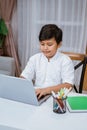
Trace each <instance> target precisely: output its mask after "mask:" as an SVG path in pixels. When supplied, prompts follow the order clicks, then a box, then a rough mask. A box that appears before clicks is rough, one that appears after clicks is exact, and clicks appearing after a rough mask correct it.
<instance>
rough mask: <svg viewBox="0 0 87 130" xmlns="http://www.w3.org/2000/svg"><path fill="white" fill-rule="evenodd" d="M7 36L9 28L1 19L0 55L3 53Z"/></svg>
mask: <svg viewBox="0 0 87 130" xmlns="http://www.w3.org/2000/svg"><path fill="white" fill-rule="evenodd" d="M7 34H8V29H7V26H6V24H5V22H4V20H3V19H2V18H1V19H0V53H1V54H0V55H2V53H3V45H4V40H5V37H6V35H7Z"/></svg>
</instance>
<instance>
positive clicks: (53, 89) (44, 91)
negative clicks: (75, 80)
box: [36, 83, 73, 99]
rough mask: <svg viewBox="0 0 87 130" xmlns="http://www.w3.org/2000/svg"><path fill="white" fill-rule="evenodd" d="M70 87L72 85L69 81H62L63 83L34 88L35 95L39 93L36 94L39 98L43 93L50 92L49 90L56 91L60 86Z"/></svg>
mask: <svg viewBox="0 0 87 130" xmlns="http://www.w3.org/2000/svg"><path fill="white" fill-rule="evenodd" d="M70 87H73V85H72V84H69V83H63V84H59V85H56V86H51V87H46V88H39V89H36V95H39V96H38V99H39V98H40V97H41V96H43V95H47V94H51V91H54V92H55V93H57V92H58V91H59V90H60V89H61V88H68V89H69V88H70Z"/></svg>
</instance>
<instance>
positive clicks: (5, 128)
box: [0, 125, 23, 130]
mask: <svg viewBox="0 0 87 130" xmlns="http://www.w3.org/2000/svg"><path fill="white" fill-rule="evenodd" d="M0 130H23V129H19V128H14V127H10V126H5V125H0Z"/></svg>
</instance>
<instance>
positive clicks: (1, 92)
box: [0, 74, 50, 106]
mask: <svg viewBox="0 0 87 130" xmlns="http://www.w3.org/2000/svg"><path fill="white" fill-rule="evenodd" d="M49 96H50V95H47V96H45V97H44V98H42V99H41V100H39V101H38V99H37V96H36V94H35V88H34V86H33V83H32V82H31V81H29V80H26V79H22V78H17V77H12V76H7V75H2V74H0V97H1V98H6V99H10V100H14V101H19V102H23V103H27V104H31V105H37V106H38V105H40V104H41V103H42V102H44V101H46V100H47V99H48V98H49Z"/></svg>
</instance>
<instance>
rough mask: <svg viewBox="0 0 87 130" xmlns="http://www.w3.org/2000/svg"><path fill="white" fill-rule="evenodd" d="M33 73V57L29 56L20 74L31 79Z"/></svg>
mask: <svg viewBox="0 0 87 130" xmlns="http://www.w3.org/2000/svg"><path fill="white" fill-rule="evenodd" d="M34 75H35V63H34V59H33V58H30V59H29V61H28V63H27V65H26V67H25V69H24V70H23V71H22V73H21V76H23V77H25V78H26V79H28V80H33V79H34Z"/></svg>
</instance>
